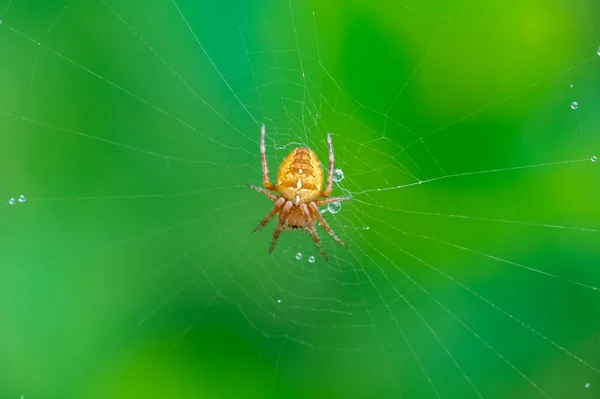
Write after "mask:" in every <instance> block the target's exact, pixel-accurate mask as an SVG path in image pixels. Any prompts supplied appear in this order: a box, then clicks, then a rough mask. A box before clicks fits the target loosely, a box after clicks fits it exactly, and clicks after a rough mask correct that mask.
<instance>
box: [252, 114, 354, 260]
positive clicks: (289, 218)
mask: <svg viewBox="0 0 600 399" xmlns="http://www.w3.org/2000/svg"><path fill="white" fill-rule="evenodd" d="M327 144H328V145H329V174H328V175H327V188H326V189H325V190H324V191H321V185H322V184H323V168H322V167H321V162H320V161H319V158H317V156H316V155H315V153H314V152H312V151H311V150H310V149H309V148H296V149H294V150H293V151H292V152H290V154H289V155H288V156H287V157H285V159H284V160H283V162H282V163H281V166H280V167H279V171H278V172H277V184H273V183H271V181H270V180H269V169H268V168H267V154H266V150H265V125H264V124H263V125H262V126H261V130H260V159H261V162H262V171H263V184H264V186H265V187H266V188H267V189H269V190H271V191H274V192H276V193H278V194H280V195H281V196H280V197H278V196H276V195H273V194H272V193H270V192H269V191H267V190H265V189H264V188H262V187H257V186H254V185H252V184H249V185H248V186H249V187H250V188H253V189H255V190H256V191H258V192H259V193H262V194H264V195H266V196H267V197H269V199H271V201H273V202H275V205H274V206H273V209H271V212H269V213H268V214H267V216H265V217H264V219H263V220H261V221H260V223H259V224H258V226H257V227H256V228H255V229H254V231H253V233H256V232H257V231H259V230H260V229H262V228H263V227H265V225H266V224H267V223H269V221H270V220H271V218H273V216H275V215H276V214H279V222H278V224H277V228H276V229H275V233H273V241H272V242H271V248H270V249H269V253H273V249H275V244H276V243H277V239H278V238H279V235H280V234H281V232H282V231H283V230H289V229H299V228H303V229H304V230H308V231H309V232H310V234H311V235H312V239H313V240H314V242H315V243H316V244H317V247H318V248H319V251H321V255H323V257H324V258H325V260H327V255H326V254H325V251H324V250H323V246H322V245H321V239H320V238H319V235H318V234H317V230H316V229H315V221H318V222H319V224H320V225H321V226H322V227H323V229H325V231H326V232H327V233H329V235H330V236H331V237H333V239H334V240H336V241H337V242H339V243H340V244H341V245H342V246H344V247H346V244H344V242H343V241H342V240H340V239H339V237H338V236H337V235H336V234H335V233H334V232H333V230H332V229H331V227H329V225H328V224H327V222H326V221H325V219H324V218H323V216H322V215H321V212H320V211H319V206H321V205H327V204H330V203H332V202H340V201H345V200H349V199H352V197H332V198H327V199H322V200H319V199H318V198H326V197H329V196H330V195H331V190H332V188H333V146H332V144H331V135H330V134H327Z"/></svg>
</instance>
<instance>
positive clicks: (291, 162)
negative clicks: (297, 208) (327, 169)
mask: <svg viewBox="0 0 600 399" xmlns="http://www.w3.org/2000/svg"><path fill="white" fill-rule="evenodd" d="M322 184H323V168H322V167H321V161H319V158H318V157H317V155H316V154H315V153H314V152H312V151H311V150H310V149H309V148H296V149H295V150H293V151H292V152H290V153H289V154H288V156H287V157H285V159H284V160H283V162H282V163H281V166H280V167H279V172H277V191H278V192H279V193H280V194H281V195H282V196H283V197H284V198H285V199H287V200H288V201H292V202H293V203H294V204H296V205H298V204H300V203H307V202H310V201H313V200H314V199H316V198H318V197H319V196H320V193H321V185H322Z"/></svg>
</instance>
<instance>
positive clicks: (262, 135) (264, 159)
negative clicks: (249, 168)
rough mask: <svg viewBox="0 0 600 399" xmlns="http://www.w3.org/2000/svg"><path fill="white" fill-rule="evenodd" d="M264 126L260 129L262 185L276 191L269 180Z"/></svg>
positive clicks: (275, 187) (275, 186)
mask: <svg viewBox="0 0 600 399" xmlns="http://www.w3.org/2000/svg"><path fill="white" fill-rule="evenodd" d="M265 129H266V127H265V124H264V123H263V124H262V125H261V127H260V161H261V163H262V171H263V184H264V186H265V187H266V188H268V189H269V190H271V191H276V189H277V185H275V184H273V183H271V180H270V179H269V168H268V167H267V147H266V146H265Z"/></svg>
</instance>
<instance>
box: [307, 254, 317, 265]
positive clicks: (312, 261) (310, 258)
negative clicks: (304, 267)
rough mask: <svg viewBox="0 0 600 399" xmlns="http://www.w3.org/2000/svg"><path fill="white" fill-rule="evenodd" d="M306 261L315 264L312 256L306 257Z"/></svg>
mask: <svg viewBox="0 0 600 399" xmlns="http://www.w3.org/2000/svg"><path fill="white" fill-rule="evenodd" d="M308 261H309V262H310V263H315V257H314V256H312V255H311V256H309V257H308Z"/></svg>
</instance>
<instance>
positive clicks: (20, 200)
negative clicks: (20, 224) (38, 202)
mask: <svg viewBox="0 0 600 399" xmlns="http://www.w3.org/2000/svg"><path fill="white" fill-rule="evenodd" d="M25 201H27V198H25V196H24V195H23V194H21V195H19V202H20V203H23V202H25Z"/></svg>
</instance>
